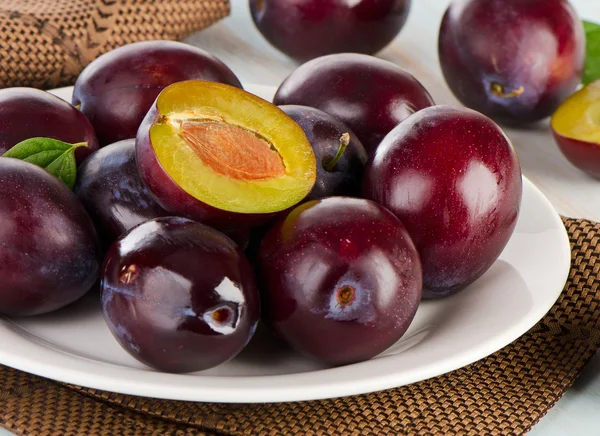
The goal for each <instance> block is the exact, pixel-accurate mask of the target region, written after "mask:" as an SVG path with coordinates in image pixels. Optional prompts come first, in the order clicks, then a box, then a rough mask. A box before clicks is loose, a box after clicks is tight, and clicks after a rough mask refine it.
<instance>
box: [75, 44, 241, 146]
mask: <svg viewBox="0 0 600 436" xmlns="http://www.w3.org/2000/svg"><path fill="white" fill-rule="evenodd" d="M191 79H195V80H207V81H213V82H222V83H226V84H229V85H232V86H236V87H239V88H241V87H242V85H241V84H240V82H239V80H238V79H237V77H236V76H235V74H233V72H232V71H231V70H230V69H229V68H228V67H227V66H226V65H225V64H224V63H223V62H221V61H220V60H218V59H217V58H216V57H214V56H213V55H211V54H210V53H208V52H206V51H204V50H202V49H199V48H197V47H193V46H191V45H188V44H183V43H180V42H175V41H142V42H136V43H133V44H128V45H125V46H122V47H119V48H117V49H115V50H112V51H110V52H108V53H105V54H103V55H102V56H100V57H98V58H97V59H95V60H94V61H93V62H91V63H90V64H89V65H88V66H87V67H86V68H85V69H84V70H83V71H82V72H81V74H80V75H79V77H78V78H77V81H76V82H75V89H74V91H73V104H74V105H75V106H79V107H80V109H81V111H82V112H83V113H84V114H85V115H86V116H87V117H88V118H89V120H90V121H91V122H92V125H93V126H94V128H95V129H96V134H97V135H98V139H99V141H100V145H101V146H104V145H107V144H111V143H113V142H117V141H120V140H123V139H129V138H135V135H136V132H137V129H138V127H139V125H140V124H141V122H142V120H143V119H144V116H145V115H146V113H147V112H148V110H149V109H150V106H152V103H154V100H156V97H157V96H158V94H159V93H160V92H161V91H162V90H163V88H165V87H166V86H168V85H170V84H172V83H175V82H180V81H183V80H191Z"/></svg>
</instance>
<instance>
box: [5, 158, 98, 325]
mask: <svg viewBox="0 0 600 436" xmlns="http://www.w3.org/2000/svg"><path fill="white" fill-rule="evenodd" d="M0 186H2V189H0V221H2V228H1V231H0V265H2V268H1V269H0V314H3V315H9V316H24V315H39V314H42V313H47V312H51V311H54V310H57V309H60V308H62V307H64V306H66V305H68V304H70V303H72V302H74V301H75V300H77V299H79V298H80V297H82V296H83V295H84V294H85V293H87V292H88V291H89V290H90V288H92V286H93V285H94V282H95V281H96V278H97V277H98V273H99V270H100V250H99V247H98V241H97V238H96V231H95V229H94V225H93V224H92V220H91V219H90V217H89V216H88V215H87V213H86V211H85V209H84V208H83V206H82V205H81V203H80V202H79V200H77V197H76V196H75V194H73V193H72V192H71V191H70V190H69V188H67V186H66V185H65V184H64V183H63V182H61V181H60V180H58V179H57V178H56V177H54V176H52V175H51V174H50V173H48V172H46V171H45V170H43V169H42V168H40V167H38V166H35V165H33V164H31V163H28V162H25V161H22V160H18V159H13V158H8V157H0Z"/></svg>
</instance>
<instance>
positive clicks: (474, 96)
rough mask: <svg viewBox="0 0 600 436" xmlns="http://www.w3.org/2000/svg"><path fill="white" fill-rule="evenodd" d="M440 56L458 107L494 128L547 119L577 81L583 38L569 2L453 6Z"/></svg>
mask: <svg viewBox="0 0 600 436" xmlns="http://www.w3.org/2000/svg"><path fill="white" fill-rule="evenodd" d="M439 57H440V63H441V66H442V71H443V73H444V77H445V79H446V82H447V83H448V86H449V87H450V89H451V90H452V92H454V95H456V97H457V98H458V99H459V100H460V101H461V102H462V103H463V104H464V105H466V106H468V107H470V108H472V109H475V110H477V111H479V112H482V113H484V114H486V115H488V116H489V117H491V118H493V119H495V120H497V121H499V122H503V123H509V124H521V123H528V122H534V121H538V120H541V119H543V118H546V117H548V116H550V115H552V113H553V112H554V111H555V110H556V108H557V107H558V106H559V105H560V104H561V103H562V101H563V100H564V99H566V98H567V97H568V96H569V95H570V94H571V93H572V92H573V91H575V89H576V88H577V86H578V85H579V83H580V82H581V76H582V73H583V68H584V61H585V35H584V31H583V26H582V23H581V21H580V19H579V18H578V16H577V13H576V12H575V10H574V9H573V7H572V6H571V4H570V3H569V2H568V1H567V0H527V1H522V0H455V1H453V2H452V3H451V4H450V6H449V8H448V10H447V11H446V13H445V15H444V18H443V21H442V25H441V28H440V34H439Z"/></svg>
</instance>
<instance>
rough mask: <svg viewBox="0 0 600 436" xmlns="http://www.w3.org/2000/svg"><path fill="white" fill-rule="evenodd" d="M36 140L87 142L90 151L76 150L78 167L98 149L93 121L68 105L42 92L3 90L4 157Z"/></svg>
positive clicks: (0, 147) (0, 143) (0, 130)
mask: <svg viewBox="0 0 600 436" xmlns="http://www.w3.org/2000/svg"><path fill="white" fill-rule="evenodd" d="M36 137H44V138H52V139H58V140H59V141H63V142H67V143H69V144H76V143H80V142H86V143H87V146H86V147H77V149H76V150H75V159H76V160H77V163H78V164H79V163H81V162H83V161H84V160H85V158H86V157H88V156H89V155H90V154H91V153H93V152H94V151H95V150H97V149H98V140H97V139H96V133H95V132H94V128H93V127H92V125H91V124H90V122H89V120H88V119H87V118H86V117H85V116H84V115H83V114H82V113H81V112H80V111H78V110H77V109H76V108H74V107H73V106H71V105H70V104H69V103H68V102H66V101H64V100H63V99H61V98H59V97H57V96H55V95H52V94H50V93H49V92H46V91H42V90H40V89H34V88H4V89H0V154H3V153H5V152H6V151H7V150H9V149H10V148H12V147H13V146H15V145H17V144H18V143H19V142H21V141H24V140H26V139H30V138H36Z"/></svg>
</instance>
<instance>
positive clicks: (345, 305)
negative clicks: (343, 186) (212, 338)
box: [258, 197, 422, 365]
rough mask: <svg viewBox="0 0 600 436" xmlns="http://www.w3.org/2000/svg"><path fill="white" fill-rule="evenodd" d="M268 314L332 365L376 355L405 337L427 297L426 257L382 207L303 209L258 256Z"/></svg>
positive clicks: (334, 201) (337, 203) (283, 333)
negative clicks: (424, 281) (424, 292)
mask: <svg viewBox="0 0 600 436" xmlns="http://www.w3.org/2000/svg"><path fill="white" fill-rule="evenodd" d="M258 270H259V277H260V285H261V292H262V298H263V308H264V312H263V319H264V320H265V322H266V324H267V325H269V326H270V327H271V328H272V329H273V330H274V331H275V333H276V334H277V335H278V336H280V337H281V338H282V339H284V340H285V341H286V342H287V343H288V344H289V345H290V346H291V347H292V348H294V349H295V350H296V351H298V352H300V353H302V354H304V355H306V356H308V357H310V358H313V359H316V360H319V361H321V362H324V363H326V364H328V365H344V364H350V363H355V362H360V361H363V360H366V359H369V358H371V357H373V356H375V355H377V354H379V353H381V352H383V351H384V350H386V349H387V348H389V347H390V346H391V345H392V344H394V343H395V342H396V341H398V340H399V339H400V337H401V336H402V335H403V334H404V332H405V331H406V329H407V328H408V326H409V325H410V323H411V322H412V319H413V317H414V315H415V313H416V311H417V308H418V306H419V302H420V300H421V285H422V275H421V264H420V261H419V255H418V253H417V250H416V248H415V246H414V244H413V243H412V241H411V238H410V236H409V234H408V232H407V231H406V229H405V228H404V226H403V225H402V223H401V222H400V221H399V220H398V219H397V218H396V217H395V216H394V215H393V214H392V213H391V212H389V211H388V210H386V209H385V208H384V207H382V206H381V205H379V204H377V203H375V202H372V201H369V200H365V199H358V198H351V197H329V198H325V199H321V200H314V201H309V202H307V203H304V204H302V205H300V206H297V207H296V208H295V209H294V210H292V211H291V212H290V213H289V214H288V215H287V217H285V218H284V219H282V220H281V221H279V222H278V223H277V224H276V225H275V226H274V227H273V228H272V229H271V230H270V231H269V232H268V233H267V235H266V237H265V238H264V240H263V242H262V244H261V246H260V250H259V257H258Z"/></svg>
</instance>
